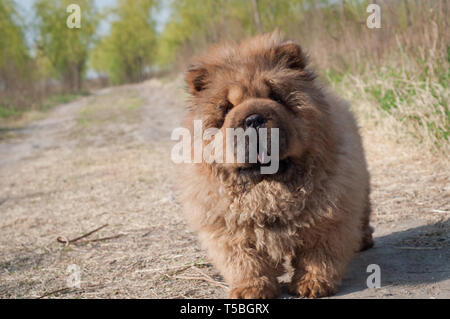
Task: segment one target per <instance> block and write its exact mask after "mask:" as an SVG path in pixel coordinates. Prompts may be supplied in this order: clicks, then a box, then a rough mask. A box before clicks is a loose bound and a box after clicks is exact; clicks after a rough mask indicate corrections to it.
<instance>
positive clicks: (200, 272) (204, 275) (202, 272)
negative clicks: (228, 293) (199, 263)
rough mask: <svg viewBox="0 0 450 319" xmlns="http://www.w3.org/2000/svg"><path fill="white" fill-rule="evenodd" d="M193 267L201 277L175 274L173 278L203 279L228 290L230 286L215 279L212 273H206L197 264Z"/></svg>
mask: <svg viewBox="0 0 450 319" xmlns="http://www.w3.org/2000/svg"><path fill="white" fill-rule="evenodd" d="M191 268H192V269H194V270H195V271H196V272H198V273H199V274H200V275H201V277H193V276H173V278H176V279H184V280H203V281H207V282H209V283H212V284H214V285H216V286H219V287H221V288H223V289H225V290H228V287H227V286H225V285H224V284H222V283H221V282H219V281H217V280H214V279H213V278H212V277H211V276H210V275H208V274H207V273H205V272H204V271H201V270H200V269H199V268H198V267H196V266H192V267H191Z"/></svg>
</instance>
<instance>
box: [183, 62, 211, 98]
mask: <svg viewBox="0 0 450 319" xmlns="http://www.w3.org/2000/svg"><path fill="white" fill-rule="evenodd" d="M208 76H209V75H208V70H207V69H206V68H205V67H203V66H201V65H191V66H190V67H189V68H188V71H187V74H186V83H187V85H188V87H189V92H190V93H191V94H192V95H197V94H198V93H200V92H201V91H203V90H204V89H205V88H206V86H207V85H208Z"/></svg>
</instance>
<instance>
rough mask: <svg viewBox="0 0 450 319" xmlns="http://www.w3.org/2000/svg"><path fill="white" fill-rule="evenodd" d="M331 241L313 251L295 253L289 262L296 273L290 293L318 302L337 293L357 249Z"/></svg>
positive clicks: (321, 243)
mask: <svg viewBox="0 0 450 319" xmlns="http://www.w3.org/2000/svg"><path fill="white" fill-rule="evenodd" d="M333 239H336V237H334V238H333ZM333 239H332V240H333ZM332 240H331V241H326V240H324V241H320V243H319V244H316V245H315V247H313V248H309V249H307V250H301V251H299V252H298V254H297V256H296V257H295V258H294V259H293V260H292V265H293V267H294V269H295V272H294V276H293V277H292V280H291V284H290V287H289V292H290V293H292V294H293V295H300V296H301V297H307V298H319V297H326V296H331V295H333V294H335V293H336V292H337V288H338V285H339V283H340V281H341V279H342V277H343V275H344V272H345V270H346V267H347V265H348V263H349V262H350V260H351V258H352V257H353V256H354V253H355V251H356V249H357V247H355V245H352V244H351V243H349V241H347V242H345V241H341V242H340V244H338V243H336V242H332ZM347 244H348V245H347Z"/></svg>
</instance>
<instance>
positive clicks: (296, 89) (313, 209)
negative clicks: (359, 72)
mask: <svg viewBox="0 0 450 319" xmlns="http://www.w3.org/2000/svg"><path fill="white" fill-rule="evenodd" d="M186 82H187V87H188V90H189V93H190V97H191V98H190V105H189V107H188V111H187V114H186V117H185V120H184V126H185V127H186V128H188V129H189V130H190V131H191V132H192V133H193V131H194V121H195V120H201V121H202V125H203V127H202V129H203V130H207V129H208V128H217V129H218V131H222V132H224V131H225V129H227V128H243V129H247V128H249V127H252V128H255V129H256V130H257V131H258V130H260V129H261V128H266V129H269V130H271V129H274V128H278V132H279V137H278V138H279V141H278V145H279V158H278V160H279V163H278V164H279V168H278V171H277V172H276V173H275V174H261V167H262V166H264V165H267V164H265V163H264V162H263V161H261V160H260V156H259V153H258V161H257V162H256V163H247V162H244V163H238V162H237V163H225V162H224V163H221V162H218V161H216V162H205V161H202V162H200V163H192V164H185V166H184V168H183V170H182V176H181V178H180V196H181V198H180V200H181V203H182V206H183V211H184V214H185V216H186V218H187V220H188V222H189V224H190V226H191V227H192V229H193V230H195V231H196V232H197V233H198V235H199V240H200V243H201V244H202V246H203V247H204V248H205V249H206V250H207V252H208V254H209V257H210V259H211V261H212V262H213V264H214V266H215V267H216V268H217V269H218V270H219V271H220V273H221V274H222V275H223V277H224V279H225V281H226V282H227V283H228V285H229V288H230V292H229V297H230V298H275V297H277V296H278V294H279V282H278V279H277V277H279V276H280V275H282V274H283V273H284V272H285V271H286V270H285V268H284V266H285V265H286V262H290V263H291V264H292V267H293V269H294V274H293V276H292V280H291V282H290V285H289V292H290V293H292V294H295V295H299V296H302V297H308V298H317V297H324V296H330V295H332V294H335V293H336V291H337V287H338V285H339V283H340V281H341V279H342V277H343V275H344V272H345V271H346V267H347V265H348V263H349V262H350V260H351V259H352V257H353V256H354V254H355V253H356V252H357V251H359V250H363V249H367V248H370V247H371V246H372V245H373V240H372V232H373V229H372V228H371V227H370V225H369V215H370V202H369V191H370V190H369V173H368V170H367V165H366V161H365V155H364V150H363V147H362V143H361V137H360V135H359V133H358V127H357V125H356V123H355V119H354V117H353V115H352V113H351V112H350V110H349V106H348V104H347V103H346V102H344V101H343V100H341V99H340V98H338V97H337V96H335V95H334V94H332V93H331V92H330V91H329V90H327V89H325V88H323V87H321V85H320V84H319V83H318V81H317V80H316V77H315V74H314V72H313V71H312V70H311V69H310V68H309V67H308V60H307V57H306V55H305V54H304V52H303V50H302V48H301V47H300V46H299V45H298V44H296V43H294V42H292V41H285V40H283V38H282V36H281V35H280V34H278V33H270V34H265V35H260V36H257V37H254V38H251V39H248V40H245V41H242V42H241V43H224V44H220V45H216V46H214V47H212V48H211V49H210V50H209V51H208V52H207V53H206V54H204V55H202V56H200V57H198V58H197V59H195V60H194V62H193V64H192V65H191V66H190V67H189V69H188V71H187V75H186ZM225 135H226V134H223V136H225ZM193 143H195V142H193ZM202 143H203V144H204V145H206V144H207V141H202ZM267 152H268V150H267Z"/></svg>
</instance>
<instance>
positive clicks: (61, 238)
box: [56, 224, 108, 246]
mask: <svg viewBox="0 0 450 319" xmlns="http://www.w3.org/2000/svg"><path fill="white" fill-rule="evenodd" d="M106 226H108V224H105V225H103V226H100V227H98V228H96V229H94V230H92V231H90V232H89V233H86V234H84V235H81V236H80V237H77V238H74V239H70V240H68V239H67V238H66V237H63V236H60V237H58V238H56V240H57V241H58V242H59V243H61V244H66V246H69V245H70V244H72V243H74V242H77V241H79V240H80V239H83V238H86V237H88V236H90V235H92V234H93V233H95V232H98V231H99V230H100V229H103V228H105V227H106Z"/></svg>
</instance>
